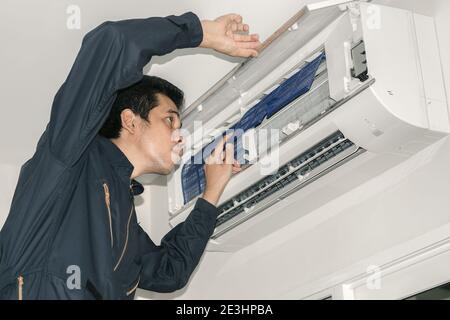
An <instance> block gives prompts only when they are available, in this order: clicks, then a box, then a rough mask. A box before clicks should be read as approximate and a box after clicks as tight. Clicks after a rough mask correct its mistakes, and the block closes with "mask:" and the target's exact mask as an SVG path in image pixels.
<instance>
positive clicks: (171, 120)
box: [166, 117, 173, 126]
mask: <svg viewBox="0 0 450 320" xmlns="http://www.w3.org/2000/svg"><path fill="white" fill-rule="evenodd" d="M166 119H167V122H168V123H169V125H170V126H172V125H173V118H172V117H168V118H166Z"/></svg>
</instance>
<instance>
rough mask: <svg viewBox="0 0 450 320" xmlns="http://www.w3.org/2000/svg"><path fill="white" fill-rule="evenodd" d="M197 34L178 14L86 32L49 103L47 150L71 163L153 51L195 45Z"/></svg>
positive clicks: (194, 22) (190, 20)
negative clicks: (50, 106)
mask: <svg viewBox="0 0 450 320" xmlns="http://www.w3.org/2000/svg"><path fill="white" fill-rule="evenodd" d="M202 39H203V30H202V26H201V23H200V20H199V19H198V17H197V16H196V15H195V14H194V13H192V12H187V13H185V14H183V15H180V16H168V17H151V18H145V19H129V20H122V21H106V22H104V23H102V24H101V25H99V26H98V27H96V28H95V29H93V30H91V31H90V32H88V33H87V34H86V35H85V36H84V38H83V41H82V45H81V48H80V50H79V52H78V55H77V57H76V59H75V62H74V64H73V66H72V68H71V70H70V72H69V75H68V76H67V79H66V80H65V82H64V83H63V84H62V86H61V87H60V88H59V90H58V92H57V93H56V95H55V98H54V100H53V104H52V111H51V116H50V122H49V125H48V130H49V143H50V150H51V152H52V154H53V155H54V156H55V157H56V158H57V159H58V160H60V161H61V162H62V163H63V164H65V165H66V166H71V165H73V164H74V163H75V162H76V161H77V160H78V159H79V157H80V156H81V154H82V152H83V151H84V150H85V148H86V147H87V145H88V144H89V143H90V141H92V139H93V138H94V137H95V135H96V134H97V133H98V132H99V130H100V128H101V127H102V125H103V123H104V121H105V120H106V118H107V117H108V115H109V112H110V109H111V106H112V104H113V102H114V99H115V97H116V92H117V90H119V89H122V88H125V87H128V86H130V85H132V84H133V83H136V82H138V81H139V80H141V79H142V76H143V73H142V68H143V67H144V66H145V65H146V64H147V63H148V62H149V61H150V59H151V57H152V56H153V55H164V54H167V53H170V52H172V51H173V50H175V49H178V48H190V47H197V46H198V45H199V44H200V43H201V41H202Z"/></svg>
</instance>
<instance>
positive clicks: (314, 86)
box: [182, 41, 370, 222]
mask: <svg viewBox="0 0 450 320" xmlns="http://www.w3.org/2000/svg"><path fill="white" fill-rule="evenodd" d="M363 50H364V43H363V42H362V41H360V42H359V43H357V44H356V45H355V49H354V50H353V51H358V52H359V53H358V54H359V57H363V56H364V53H362V54H361V51H363ZM355 65H357V64H355ZM360 65H362V66H363V67H364V66H365V64H363V63H361V64H360ZM356 72H357V73H358V77H361V81H366V80H368V79H369V77H368V76H367V67H365V68H359V69H358V70H357V71H356ZM295 77H297V79H293V78H295ZM292 80H294V81H292ZM295 80H297V81H295ZM299 80H300V81H299ZM289 82H290V83H289ZM369 83H370V81H368V84H369ZM292 84H294V86H292ZM283 86H285V87H286V88H287V89H285V90H282V89H283ZM365 87H366V86H364V87H362V88H361V90H362V89H363V88H365ZM280 89H281V90H280ZM277 91H278V92H277ZM287 91H290V92H293V91H294V95H293V96H295V98H293V99H291V100H292V101H289V100H286V99H285V96H289V94H287V93H286V92H287ZM277 95H278V97H277ZM280 95H283V98H284V99H280V97H279V96H280ZM273 96H275V98H272V99H271V97H273ZM291 98H292V97H291ZM280 100H284V101H280ZM264 101H269V103H266V106H269V109H270V111H269V112H267V113H266V114H265V115H264V116H262V115H260V114H259V115H255V114H256V113H255V112H252V111H253V110H255V109H257V108H258V106H259V107H260V106H261V104H264ZM274 101H275V103H273V102H274ZM286 101H287V102H286ZM279 102H281V103H279ZM342 103H343V101H335V100H333V99H332V98H331V97H330V93H329V86H328V73H327V64H326V54H325V51H324V49H323V48H320V49H319V50H317V51H316V52H315V53H314V54H312V55H311V56H310V57H308V58H307V59H305V60H304V61H302V62H300V63H299V64H298V65H297V66H295V68H293V69H292V70H290V71H289V72H288V73H287V74H285V75H284V76H283V77H281V78H280V79H278V80H277V81H276V82H275V83H272V85H271V87H270V88H268V89H267V90H264V91H263V92H261V93H260V95H258V96H257V97H256V98H255V99H254V100H253V101H251V102H250V103H249V104H248V105H247V106H246V112H245V113H244V116H243V117H242V118H241V119H240V120H239V121H237V122H235V123H234V124H232V125H230V127H229V129H231V130H236V128H240V129H243V132H247V130H249V129H256V130H255V131H256V132H252V133H251V134H252V136H251V137H249V136H247V135H245V134H241V135H236V134H235V136H234V140H233V141H234V142H235V157H236V158H237V159H238V160H239V161H240V162H241V163H243V164H244V165H243V167H244V169H245V168H246V167H247V166H249V165H250V159H249V158H251V160H252V161H255V160H257V159H258V158H260V157H262V156H263V155H264V154H265V153H266V152H268V151H269V150H268V149H269V148H270V143H267V142H266V141H265V143H264V146H262V145H261V143H259V142H260V139H258V138H257V137H258V136H260V135H259V134H258V131H259V130H265V131H266V132H273V131H271V130H275V132H280V133H281V134H280V135H279V136H278V137H277V138H276V141H274V143H278V144H283V143H286V142H287V141H288V140H289V139H290V138H291V137H292V136H293V135H296V134H299V133H300V132H301V131H302V130H304V129H306V128H307V127H308V126H310V125H312V124H313V123H315V122H316V121H318V120H319V119H320V118H322V117H324V116H325V115H326V114H327V113H329V112H330V111H332V110H333V109H334V108H337V107H338V106H339V105H341V104H342ZM274 110H275V111H274ZM252 113H253V114H252ZM247 115H248V116H247ZM251 122H253V123H251ZM255 123H256V125H255ZM246 138H249V139H253V142H254V145H253V152H251V153H257V158H256V159H253V156H250V157H249V154H248V153H249V150H248V147H247V148H246V146H245V145H247V144H248V141H245V139H246ZM246 142H247V143H246ZM214 146H215V144H214V142H213V143H210V144H209V145H207V146H204V147H203V149H202V150H201V152H198V153H197V154H196V155H194V156H193V157H192V158H191V162H190V163H189V164H185V165H184V166H183V169H182V190H183V196H184V204H185V205H189V204H191V203H192V201H194V200H195V199H196V197H197V196H198V195H200V194H201V193H202V192H203V190H204V186H205V177H204V173H203V163H204V159H202V158H201V156H202V154H203V155H207V154H208V151H210V150H212V149H213V148H214ZM281 183H282V182H281ZM222 221H223V218H222V220H218V222H222Z"/></svg>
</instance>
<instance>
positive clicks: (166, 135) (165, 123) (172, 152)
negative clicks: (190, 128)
mask: <svg viewBox="0 0 450 320" xmlns="http://www.w3.org/2000/svg"><path fill="white" fill-rule="evenodd" d="M157 97H158V100H159V105H158V106H156V107H154V108H153V109H152V110H150V112H149V115H148V119H147V120H148V122H147V121H145V120H143V119H141V118H140V117H136V119H138V121H137V122H138V130H137V137H136V139H137V140H136V143H137V146H138V148H139V150H140V151H141V152H142V156H143V157H142V158H143V159H145V161H146V162H147V161H148V162H147V163H146V164H145V166H146V167H147V168H148V171H149V172H151V173H158V174H169V173H170V172H171V171H172V169H173V167H174V160H176V159H177V157H178V156H180V155H181V152H182V146H183V140H182V137H181V136H180V132H179V129H180V127H181V120H180V116H179V112H178V109H177V107H176V105H175V103H174V102H173V101H172V100H171V99H170V98H169V97H167V96H165V95H162V94H157ZM147 164H148V166H147Z"/></svg>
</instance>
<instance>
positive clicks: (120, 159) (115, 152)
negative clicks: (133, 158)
mask: <svg viewBox="0 0 450 320" xmlns="http://www.w3.org/2000/svg"><path fill="white" fill-rule="evenodd" d="M97 139H98V141H99V143H100V144H101V146H102V151H103V152H104V155H105V156H106V158H107V159H108V161H109V163H110V164H111V165H112V167H113V168H114V170H115V171H116V172H117V174H118V175H119V176H120V178H121V179H122V180H123V181H124V182H126V183H127V184H129V185H130V188H131V190H132V191H133V195H135V196H136V195H139V194H141V193H142V192H144V186H143V185H142V184H141V183H140V182H138V181H136V180H135V179H131V174H132V173H133V170H134V166H133V164H132V163H131V162H130V160H128V158H127V157H126V156H125V154H124V153H123V152H122V150H120V149H119V147H118V146H116V145H115V144H114V143H113V142H112V141H111V140H109V139H108V138H105V137H102V136H100V135H97Z"/></svg>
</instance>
